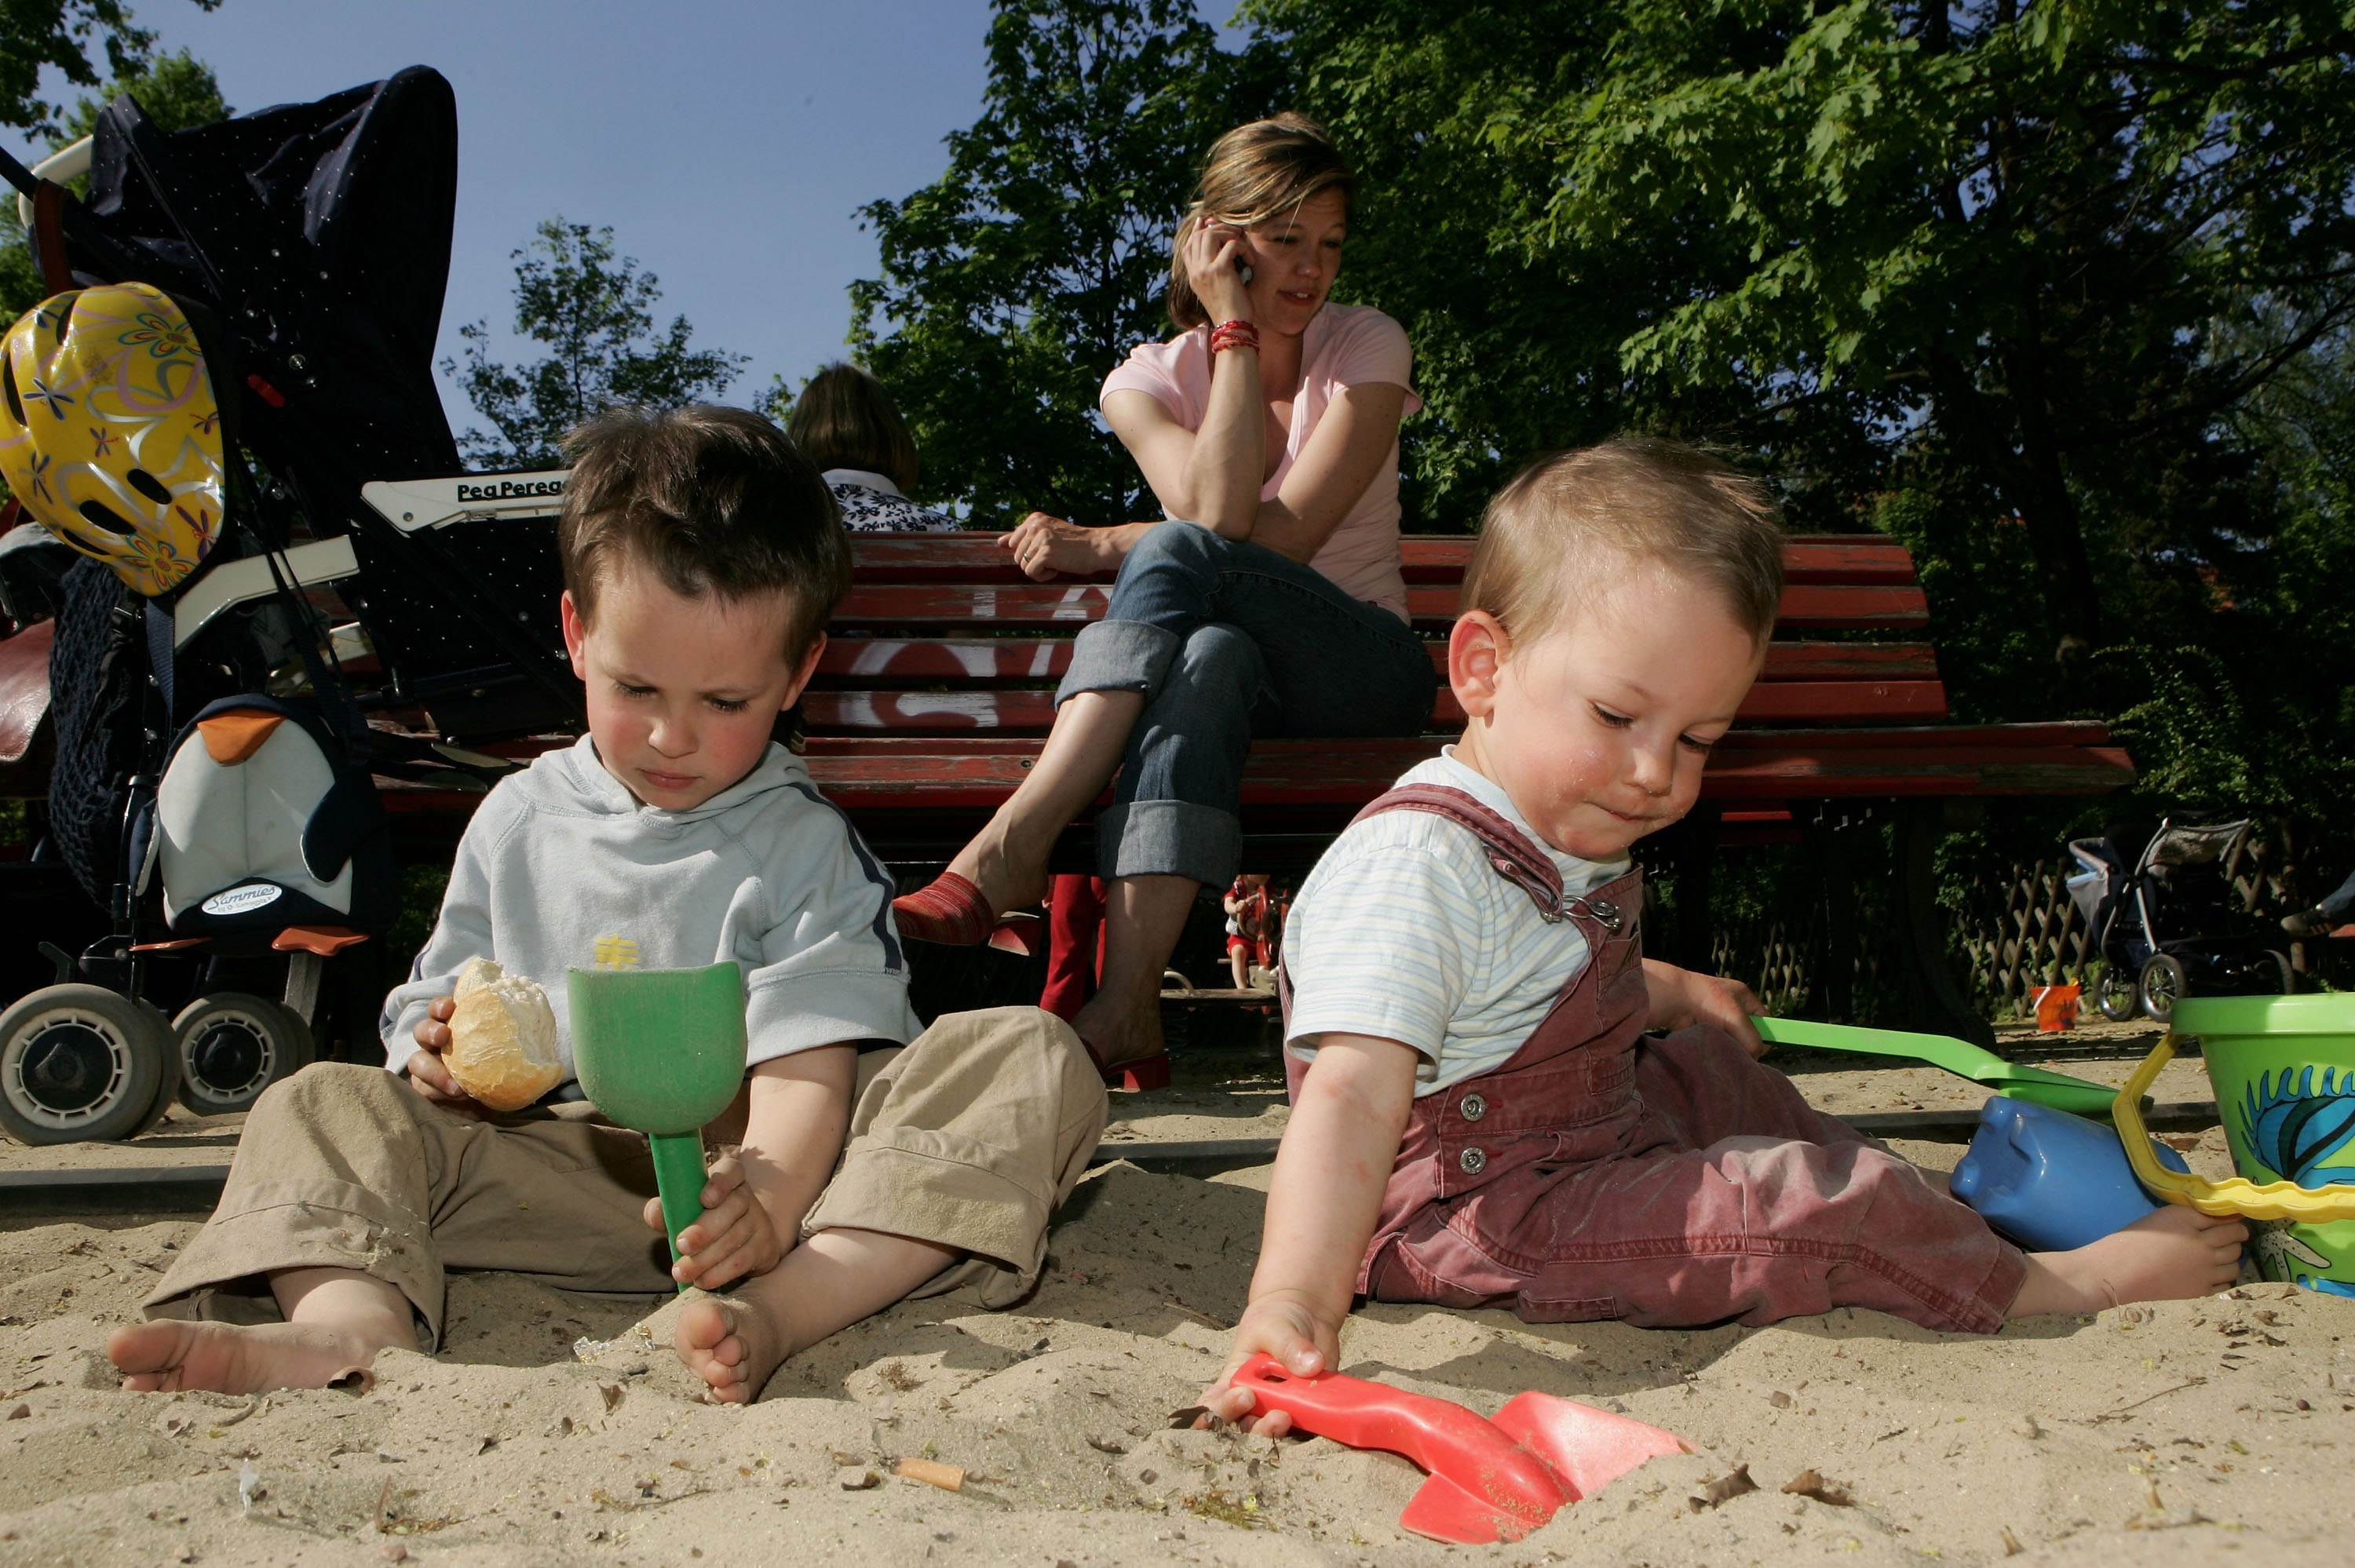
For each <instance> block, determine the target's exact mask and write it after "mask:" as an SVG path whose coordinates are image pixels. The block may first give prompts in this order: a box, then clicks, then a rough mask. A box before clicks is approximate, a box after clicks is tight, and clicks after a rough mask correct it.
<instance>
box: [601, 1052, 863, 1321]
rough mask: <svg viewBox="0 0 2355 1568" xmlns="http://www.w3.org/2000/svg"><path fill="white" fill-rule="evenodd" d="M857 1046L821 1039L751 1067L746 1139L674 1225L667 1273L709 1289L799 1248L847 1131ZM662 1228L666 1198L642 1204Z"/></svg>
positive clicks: (716, 1165) (761, 1270)
mask: <svg viewBox="0 0 2355 1568" xmlns="http://www.w3.org/2000/svg"><path fill="white" fill-rule="evenodd" d="M857 1076H858V1047H857V1046H855V1045H851V1044H840V1045H820V1046H816V1047H815V1048H814V1049H811V1050H807V1051H796V1052H794V1054H792V1055H790V1056H773V1057H771V1058H770V1059H769V1060H768V1061H765V1062H762V1063H761V1064H760V1065H757V1066H755V1067H754V1068H753V1069H752V1071H751V1075H750V1078H749V1081H748V1082H747V1084H746V1095H747V1097H748V1099H749V1100H750V1102H751V1103H750V1107H749V1108H748V1110H747V1113H746V1122H745V1127H744V1141H743V1144H742V1145H741V1147H740V1148H739V1149H738V1150H737V1151H736V1152H735V1153H733V1154H729V1155H723V1156H721V1157H720V1158H719V1160H716V1161H714V1162H713V1164H712V1167H711V1180H710V1181H708V1182H706V1183H705V1184H704V1188H703V1213H702V1214H701V1215H700V1216H699V1217H698V1219H697V1220H696V1221H695V1223H694V1224H690V1225H688V1226H687V1228H686V1229H685V1230H683V1231H681V1232H679V1234H678V1245H679V1252H680V1255H679V1258H678V1261H677V1263H675V1264H673V1265H672V1266H671V1271H670V1272H671V1277H672V1278H674V1279H677V1280H681V1281H684V1282H685V1283H687V1284H688V1285H695V1286H700V1287H702V1288H704V1289H706V1290H717V1289H719V1288H720V1287H722V1286H725V1285H728V1284H730V1283H731V1282H733V1281H735V1280H738V1279H741V1278H743V1277H746V1276H748V1275H754V1274H765V1273H767V1272H768V1271H769V1270H770V1269H772V1268H774V1267H775V1266H777V1262H778V1260H779V1259H780V1258H782V1257H783V1256H784V1255H785V1254H787V1253H789V1252H791V1251H793V1249H794V1241H795V1239H796V1238H797V1237H798V1236H799V1235H800V1234H801V1224H802V1216H803V1215H804V1214H806V1213H809V1210H810V1205H811V1204H812V1203H815V1202H817V1195H818V1193H819V1192H822V1191H823V1190H824V1189H825V1187H826V1181H827V1178H829V1177H830V1176H832V1175H833V1174H834V1162H835V1160H837V1159H838V1158H840V1156H841V1154H842V1140H843V1136H844V1134H846V1133H847V1132H848V1131H849V1130H850V1090H851V1086H852V1084H853V1082H854V1081H855V1080H856V1078H857ZM646 1224H650V1225H652V1226H653V1227H654V1228H655V1229H656V1230H660V1229H662V1224H663V1218H662V1202H661V1200H660V1199H650V1200H648V1202H647V1203H646Z"/></svg>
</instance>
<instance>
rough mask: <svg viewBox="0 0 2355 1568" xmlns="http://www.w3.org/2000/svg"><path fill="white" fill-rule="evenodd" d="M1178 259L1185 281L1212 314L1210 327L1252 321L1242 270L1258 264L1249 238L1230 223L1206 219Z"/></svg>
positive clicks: (1195, 229)
mask: <svg viewBox="0 0 2355 1568" xmlns="http://www.w3.org/2000/svg"><path fill="white" fill-rule="evenodd" d="M1179 256H1180V258H1181V259H1182V260H1184V262H1185V264H1186V281H1188V283H1190V284H1192V285H1193V286H1194V297H1195V298H1197V299H1199V300H1200V301H1201V302H1202V308H1203V309H1204V310H1205V311H1208V312H1209V315H1210V324H1211V325H1213V326H1216V325H1219V324H1220V323H1223V322H1231V321H1246V322H1247V321H1249V320H1251V319H1252V302H1251V290H1250V288H1249V286H1248V285H1246V284H1245V283H1244V282H1243V275H1242V272H1241V268H1242V267H1247V266H1255V265H1256V264H1257V262H1258V260H1259V258H1258V256H1257V254H1256V253H1255V252H1254V251H1253V250H1252V245H1251V237H1250V236H1249V235H1247V234H1245V233H1244V232H1243V231H1242V230H1241V229H1240V228H1236V227H1235V226H1234V225H1232V224H1231V223H1220V222H1219V221H1218V220H1217V219H1215V218H1207V217H1206V218H1203V219H1202V220H1201V221H1199V222H1198V223H1196V224H1195V225H1194V229H1193V232H1192V233H1190V234H1188V235H1187V236H1186V243H1185V245H1184V247H1183V248H1182V249H1181V250H1180V251H1179Z"/></svg>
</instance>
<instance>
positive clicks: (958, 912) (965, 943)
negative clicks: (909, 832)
mask: <svg viewBox="0 0 2355 1568" xmlns="http://www.w3.org/2000/svg"><path fill="white" fill-rule="evenodd" d="M891 917H892V920H893V921H894V923H896V924H897V925H898V926H899V927H900V935H901V936H902V937H905V938H909V939H910V940H911V941H916V942H938V943H940V944H942V945H943V946H944V947H951V948H977V947H980V946H981V945H982V944H983V943H985V942H986V943H988V944H989V945H990V946H991V947H993V948H998V949H1000V950H1001V951H1005V952H1009V953H1018V954H1020V955H1021V956H1022V957H1024V958H1026V959H1027V958H1028V957H1029V956H1030V955H1031V954H1032V953H1034V952H1036V951H1038V931H1039V927H1040V926H1041V925H1042V922H1041V921H1040V920H1039V916H1036V915H1028V914H1007V915H1000V914H998V913H997V912H996V910H994V909H992V908H990V906H989V900H988V899H986V898H984V897H983V896H982V895H981V889H980V888H978V887H976V886H975V885H973V883H972V881H971V880H970V879H969V878H966V877H963V876H960V875H958V874H956V873H955V872H954V871H944V872H943V873H941V874H940V875H938V876H936V877H934V878H933V879H932V882H931V884H930V885H927V886H924V887H921V888H919V889H917V890H916V891H915V892H913V893H903V894H901V895H900V896H899V897H897V898H894V899H893V900H891Z"/></svg>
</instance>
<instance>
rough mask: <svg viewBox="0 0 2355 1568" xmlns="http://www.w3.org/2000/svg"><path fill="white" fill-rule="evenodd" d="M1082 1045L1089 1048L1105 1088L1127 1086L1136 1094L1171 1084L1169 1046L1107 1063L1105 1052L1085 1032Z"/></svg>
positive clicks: (1163, 1087)
mask: <svg viewBox="0 0 2355 1568" xmlns="http://www.w3.org/2000/svg"><path fill="white" fill-rule="evenodd" d="M1080 1049H1081V1050H1082V1051H1085V1052H1086V1053H1087V1054H1088V1060H1089V1061H1090V1062H1092V1063H1093V1064H1095V1069H1096V1075H1097V1076H1098V1077H1100V1078H1102V1079H1103V1081H1104V1087H1105V1088H1108V1089H1124V1090H1126V1091H1127V1092H1128V1093H1130V1094H1132V1095H1136V1094H1143V1093H1144V1092H1145V1091H1146V1090H1147V1089H1166V1088H1167V1087H1168V1086H1169V1051H1168V1048H1167V1046H1164V1047H1163V1048H1162V1049H1160V1050H1158V1051H1156V1052H1155V1053H1154V1054H1152V1055H1150V1056H1139V1057H1137V1058H1136V1059H1135V1061H1133V1062H1123V1063H1122V1064H1121V1065H1119V1066H1117V1067H1107V1066H1105V1065H1104V1059H1103V1053H1102V1052H1100V1051H1098V1050H1097V1049H1096V1048H1095V1046H1094V1044H1092V1043H1091V1042H1090V1041H1089V1039H1088V1037H1087V1036H1086V1035H1084V1034H1082V1035H1081V1036H1080Z"/></svg>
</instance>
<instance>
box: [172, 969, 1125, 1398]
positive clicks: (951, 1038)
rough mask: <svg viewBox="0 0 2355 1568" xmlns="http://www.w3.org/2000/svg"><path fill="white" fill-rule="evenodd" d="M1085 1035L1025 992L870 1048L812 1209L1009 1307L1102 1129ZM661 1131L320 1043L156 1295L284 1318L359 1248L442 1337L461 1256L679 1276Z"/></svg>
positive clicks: (657, 1285)
mask: <svg viewBox="0 0 2355 1568" xmlns="http://www.w3.org/2000/svg"><path fill="white" fill-rule="evenodd" d="M1103 1121H1104V1094H1103V1083H1102V1081H1101V1080H1100V1079H1099V1078H1098V1076H1097V1075H1096V1072H1095V1069H1094V1068H1093V1067H1092V1065H1090V1063H1089V1061H1088V1057H1087V1053H1086V1052H1085V1051H1084V1050H1082V1047H1081V1045H1080V1040H1079V1036H1078V1035H1076V1034H1074V1033H1071V1028H1070V1026H1069V1025H1067V1024H1065V1023H1064V1022H1062V1021H1061V1020H1060V1019H1058V1018H1056V1017H1054V1016H1053V1015H1051V1014H1050V1013H1045V1012H1039V1010H1038V1009H1036V1008H1029V1007H1007V1008H997V1009H993V1010H991V1011H988V1012H964V1013H955V1014H952V1015H950V1016H948V1017H944V1018H942V1019H940V1020H939V1021H938V1022H935V1023H934V1024H933V1025H932V1027H931V1028H930V1029H927V1030H926V1031H924V1033H922V1035H921V1036H919V1037H918V1038H917V1039H916V1040H915V1042H914V1043H913V1044H910V1045H907V1046H906V1047H904V1048H895V1049H890V1050H877V1051H869V1052H864V1053H862V1054H860V1056H859V1061H858V1094H857V1099H856V1102H855V1104H854V1106H853V1108H852V1112H851V1119H850V1133H849V1137H848V1139H847V1142H846V1144H845V1147H844V1149H843V1153H842V1158H841V1160H840V1161H839V1162H838V1163H837V1166H836V1169H835V1175H834V1179H833V1180H832V1181H830V1182H829V1183H828V1184H827V1185H826V1190H825V1191H824V1192H822V1193H820V1194H819V1196H818V1200H817V1202H816V1203H815V1204H814V1205H813V1206H812V1207H811V1210H810V1213H809V1214H808V1216H807V1217H806V1218H805V1219H804V1221H803V1222H802V1227H801V1234H803V1235H804V1236H808V1235H812V1234H815V1233H816V1232H818V1231H821V1230H836V1229H849V1230H871V1231H881V1232H885V1233H888V1234H893V1235H903V1236H912V1237H915V1238H917V1239H919V1240H922V1241H928V1242H932V1243H933V1244H935V1245H940V1246H944V1247H950V1248H954V1249H955V1250H957V1251H959V1252H962V1253H964V1254H966V1256H965V1257H964V1259H963V1260H961V1261H960V1262H958V1263H956V1264H954V1265H952V1266H950V1267H949V1268H947V1269H945V1270H943V1272H942V1273H941V1274H940V1275H939V1276H938V1277H935V1278H933V1279H932V1280H931V1281H930V1282H928V1283H927V1284H926V1285H925V1286H924V1287H922V1289H920V1290H918V1291H917V1292H915V1294H917V1295H919V1296H931V1295H938V1294H941V1293H943V1292H944V1291H948V1290H952V1289H956V1288H959V1287H965V1288H968V1289H970V1290H971V1292H972V1293H973V1294H974V1296H975V1298H977V1299H978V1300H979V1301H980V1303H981V1304H982V1305H983V1306H986V1307H990V1308H999V1307H1006V1306H1009V1305H1011V1304H1013V1303H1014V1302H1016V1301H1018V1300H1020V1299H1021V1298H1023V1297H1024V1296H1025V1295H1027V1294H1028V1292H1029V1290H1030V1288H1031V1287H1032V1286H1033V1285H1034V1284H1036V1283H1037V1280H1038V1277H1039V1266H1040V1263H1041V1261H1042V1260H1043V1259H1044V1257H1045V1256H1046V1251H1047V1222H1048V1219H1049V1217H1050V1215H1051V1214H1052V1213H1054V1211H1055V1209H1056V1208H1057V1207H1058V1206H1059V1205H1060V1203H1061V1202H1063V1200H1064V1199H1065V1198H1067V1197H1069V1196H1070V1195H1071V1188H1072V1186H1073V1184H1074V1183H1076V1182H1077V1181H1079V1179H1080V1176H1081V1173H1082V1171H1085V1170H1086V1169H1087V1162H1088V1157H1089V1156H1090V1155H1091V1154H1092V1153H1093V1152H1094V1151H1095V1146H1096V1139H1097V1137H1098V1135H1099V1134H1101V1133H1102V1132H1103ZM654 1192H655V1180H654V1166H653V1163H652V1161H651V1160H650V1159H649V1157H648V1155H647V1150H646V1140H645V1138H644V1137H643V1136H641V1135H640V1134H637V1133H634V1132H631V1131H628V1130H626V1129H624V1128H617V1127H614V1126H613V1125H611V1124H610V1123H608V1122H606V1121H604V1120H603V1119H602V1118H599V1117H598V1116H597V1115H596V1113H595V1112H594V1110H593V1109H592V1108H591V1107H589V1106H587V1105H585V1104H574V1105H563V1106H556V1107H543V1108H535V1109H532V1110H527V1111H523V1112H519V1113H517V1114H516V1115H514V1116H507V1117H500V1118H494V1119H490V1120H476V1119H474V1118H470V1117H464V1116H460V1115H457V1114H456V1113H454V1112H452V1111H447V1110H444V1109H442V1108H441V1107H438V1106H435V1105H433V1104H432V1102H430V1101H428V1100H427V1099H425V1098H424V1097H422V1096H421V1095H419V1094H418V1093H416V1091H414V1090H413V1089H411V1088H410V1086H408V1084H407V1083H405V1082H404V1081H402V1080H401V1079H399V1078H396V1077H395V1076H393V1075H391V1074H389V1073H388V1072H386V1071H385V1070H384V1069H382V1068H381V1067H367V1066H353V1065H345V1064H340V1063H321V1064H318V1065H314V1066H310V1067H305V1068H304V1069H303V1071H301V1072H300V1073H297V1074H295V1075H293V1077H291V1078H288V1079H286V1080H285V1081H284V1082H282V1083H279V1084H276V1085H273V1086H272V1087H271V1088H270V1090H269V1091H268V1092H267V1093H265V1094H264V1095H263V1096H262V1097H261V1099H260V1100H258V1101H256V1102H255V1104H254V1107H253V1111H252V1114H251V1115H250V1117H249V1118H247V1121H246V1126H245V1133H244V1136H243V1137H242V1138H240V1139H239V1141H238V1147H237V1155H236V1158H235V1159H234V1160H233V1161H232V1162H231V1163H230V1166H229V1184H228V1186H227V1188H226V1189H225V1190H224V1191H223V1192H222V1193H221V1201H220V1205H219V1207H218V1208H217V1209H215V1210H214V1212H213V1216H212V1218H211V1219H210V1220H209V1221H208V1222H207V1223H206V1224H205V1228H204V1229H203V1230H202V1231H200V1232H199V1233H197V1237H196V1239H195V1240H194V1241H193V1242H191V1243H190V1244H189V1245H188V1246H187V1248H186V1250H185V1251H184V1252H182V1253H181V1255H180V1256H179V1258H178V1260H177V1261H176V1262H175V1263H174V1264H173V1265H172V1267H171V1269H170V1271H169V1272H168V1273H166V1274H165V1277H164V1278H163V1281H162V1283H160V1284H159V1285H158V1286H157V1287H155V1293H154V1294H153V1295H151V1296H149V1297H148V1298H147V1299H146V1301H145V1302H144V1304H143V1305H144V1309H145V1311H146V1314H147V1316H148V1317H150V1318H184V1319H185V1318H207V1319H219V1320H224V1321H231V1322H248V1323H251V1322H274V1321H276V1320H277V1319H278V1316H279V1313H278V1308H277V1304H276V1301H275V1299H274V1298H272V1295H271V1292H270V1282H269V1279H268V1276H269V1275H270V1274H271V1273H272V1271H274V1270H277V1269H285V1268H320V1267H327V1268H349V1269H356V1270H359V1271H361V1272H364V1273H368V1274H371V1275H374V1276H375V1277H378V1278H379V1279H382V1280H385V1281H387V1282H389V1284H391V1285H393V1286H395V1287H398V1288H399V1289H400V1293H401V1294H402V1295H404V1296H406V1297H407V1298H409V1300H410V1303H411V1305H412V1306H413V1307H414V1308H416V1313H417V1317H418V1321H419V1330H420V1338H421V1340H422V1341H423V1343H424V1345H425V1348H426V1350H427V1351H432V1350H433V1349H435V1348H436V1347H437V1346H438V1345H439V1344H440V1342H441V1338H442V1320H443V1302H444V1286H443V1275H444V1272H445V1271H446V1270H449V1269H453V1268H461V1269H464V1268H476V1269H503V1270H506V1271H507V1272H510V1273H515V1274H527V1275H532V1276H535V1277H538V1278H539V1279H541V1280H542V1281H544V1282H545V1283H547V1284H549V1285H552V1286H555V1287H559V1288H561V1289H567V1290H582V1291H604V1292H623V1293H644V1294H648V1295H652V1294H655V1293H657V1292H663V1291H668V1290H671V1289H674V1288H676V1287H675V1286H674V1285H673V1283H672V1281H671V1277H670V1254H669V1248H668V1245H667V1244H666V1242H665V1241H664V1239H663V1237H662V1235H661V1234H660V1233H658V1232H656V1231H655V1230H653V1229H651V1228H650V1227H648V1226H647V1224H646V1223H645V1203H646V1200H647V1199H648V1198H650V1197H652V1196H654Z"/></svg>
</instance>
